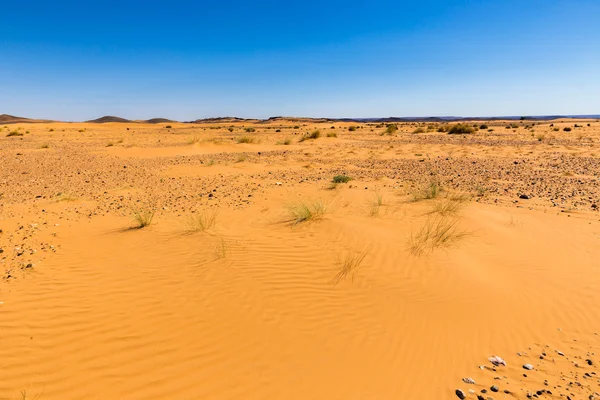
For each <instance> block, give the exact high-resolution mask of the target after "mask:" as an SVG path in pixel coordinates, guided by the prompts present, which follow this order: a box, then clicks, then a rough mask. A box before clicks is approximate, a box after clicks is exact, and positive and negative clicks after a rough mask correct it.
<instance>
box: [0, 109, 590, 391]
mask: <svg viewBox="0 0 600 400" xmlns="http://www.w3.org/2000/svg"><path fill="white" fill-rule="evenodd" d="M511 123H512V122H511ZM574 123H577V124H579V125H581V127H579V128H573V130H572V131H570V132H565V131H563V128H564V127H567V126H569V127H572V126H573V124H574ZM169 124H170V125H171V126H172V127H171V128H165V125H164V124H154V125H151V124H139V123H107V124H91V123H77V124H67V123H38V124H16V125H9V126H8V128H3V131H2V132H3V133H2V134H1V135H0V159H1V160H2V162H1V163H0V212H1V214H0V229H1V233H0V249H2V253H0V272H1V273H2V277H3V278H2V279H1V280H0V398H2V399H22V398H27V399H33V398H38V399H41V400H46V399H166V398H181V399H237V398H244V399H397V398H404V399H454V398H458V397H457V394H456V391H457V390H461V391H462V392H463V393H464V394H465V396H466V398H469V399H477V398H478V397H477V396H482V398H484V399H487V398H488V397H491V398H493V399H505V398H506V399H509V398H518V399H525V398H527V397H528V395H530V396H532V397H534V398H535V396H537V397H539V398H549V399H550V398H564V399H566V398H567V396H569V397H570V398H572V399H588V398H594V397H593V396H594V393H595V392H600V384H599V382H600V381H599V379H600V377H599V376H598V375H597V372H598V371H597V370H598V365H599V363H600V357H599V356H598V351H599V347H600V337H599V336H598V333H599V332H600V307H599V305H600V290H599V288H600V215H599V214H598V204H599V201H600V198H599V197H600V181H599V179H600V156H599V155H600V123H599V122H597V121H595V120H589V121H586V120H584V121H575V122H574V121H546V122H542V123H538V124H536V125H535V126H533V127H529V128H525V125H526V124H529V125H531V122H528V121H525V122H524V123H521V124H519V127H517V128H514V129H513V128H511V129H506V128H505V126H506V125H507V124H509V122H502V121H497V122H494V123H491V124H489V125H490V126H489V129H493V131H488V129H480V130H479V131H477V132H476V133H474V134H472V135H448V134H446V133H441V132H436V131H437V128H438V125H437V124H433V125H435V126H433V127H431V128H430V129H429V131H430V132H427V130H428V129H427V125H426V124H420V125H418V124H409V123H407V124H400V125H399V130H398V132H396V133H395V134H393V135H387V134H385V130H386V127H385V126H382V125H377V124H363V125H359V124H355V123H354V124H351V123H340V122H321V123H313V122H310V121H303V122H300V123H298V122H293V121H288V122H286V121H281V120H280V121H275V122H271V123H267V124H249V123H247V122H234V123H206V124H180V123H169ZM479 124H480V123H478V125H479ZM550 124H553V125H552V126H551V125H550ZM588 124H589V126H588ZM351 125H356V126H359V129H356V130H353V131H350V130H348V128H349V127H350V126H351ZM250 126H252V127H254V128H255V132H246V131H245V128H248V127H250ZM294 126H297V128H295V127H294ZM332 126H333V127H334V128H333V129H332ZM419 126H422V128H423V130H424V131H426V132H424V133H419V134H413V133H412V132H413V131H414V130H415V129H416V128H418V127H419ZM230 127H231V129H230ZM555 127H558V128H559V129H560V130H559V131H555V130H554V128H555ZM18 128H21V129H20V130H19V132H22V133H23V136H16V135H15V136H11V137H5V136H6V134H7V133H9V131H15V130H18ZM316 129H318V130H320V137H319V138H317V139H308V140H304V141H300V140H299V139H301V138H302V137H303V136H304V135H306V134H308V133H311V132H314V131H315V130H316ZM26 131H29V133H25V132H26ZM333 133H335V134H336V137H328V136H327V134H333ZM244 136H246V137H248V138H249V139H250V140H249V141H250V143H238V142H239V141H241V142H243V141H246V140H240V138H242V137H244ZM286 139H289V142H290V144H289V145H286V144H284V143H285V142H286ZM336 175H345V176H349V177H351V178H352V180H350V181H349V182H347V183H339V184H332V182H331V181H332V179H333V177H334V176H336ZM438 189H439V190H438ZM428 197H433V198H428ZM301 206H304V208H299V207H301ZM133 210H141V211H144V212H148V216H152V218H151V221H146V222H149V224H148V225H147V226H145V227H143V228H138V227H136V221H134V220H133V219H132V214H133ZM306 210H308V213H309V214H310V215H307V214H306V213H304V212H305V211H306ZM291 211H295V212H296V214H295V215H292V213H291ZM298 213H301V214H298ZM299 215H300V217H299ZM138 222H139V221H138ZM493 355H497V356H500V357H502V358H503V359H504V360H506V363H507V366H506V367H505V366H498V367H494V366H493V365H492V364H491V363H490V362H489V361H488V358H489V357H491V356H493ZM588 360H589V361H588ZM525 364H531V367H532V368H533V369H531V370H529V369H525V368H524V367H523V366H524V365H525ZM480 366H481V367H483V368H480ZM494 369H495V370H494ZM524 375H526V376H524ZM463 378H471V379H472V380H473V381H474V382H475V383H474V384H470V383H466V382H464V381H463ZM545 381H546V382H545ZM493 385H495V386H497V388H498V392H493V391H492V390H491V387H492V386H493ZM469 390H472V392H469ZM482 390H483V391H484V392H482ZM505 391H507V392H508V393H505ZM590 396H592V397H590ZM595 396H596V397H595V398H600V395H598V394H596V395H595Z"/></svg>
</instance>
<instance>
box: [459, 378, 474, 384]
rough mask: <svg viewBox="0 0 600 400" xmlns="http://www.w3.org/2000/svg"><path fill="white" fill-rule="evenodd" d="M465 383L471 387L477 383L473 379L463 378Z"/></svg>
mask: <svg viewBox="0 0 600 400" xmlns="http://www.w3.org/2000/svg"><path fill="white" fill-rule="evenodd" d="M462 380H463V382H464V383H468V384H469V385H474V384H475V381H474V380H473V378H468V377H467V378H462Z"/></svg>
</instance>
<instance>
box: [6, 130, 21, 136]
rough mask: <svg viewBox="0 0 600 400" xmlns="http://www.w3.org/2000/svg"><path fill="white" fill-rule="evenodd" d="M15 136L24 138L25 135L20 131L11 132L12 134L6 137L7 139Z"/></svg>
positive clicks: (9, 133)
mask: <svg viewBox="0 0 600 400" xmlns="http://www.w3.org/2000/svg"><path fill="white" fill-rule="evenodd" d="M13 136H23V133H21V132H19V131H11V132H8V134H7V135H6V137H13Z"/></svg>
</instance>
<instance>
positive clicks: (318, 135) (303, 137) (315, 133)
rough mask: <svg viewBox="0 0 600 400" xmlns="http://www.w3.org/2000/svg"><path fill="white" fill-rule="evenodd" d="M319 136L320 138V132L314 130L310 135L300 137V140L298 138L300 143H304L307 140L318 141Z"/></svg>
mask: <svg viewBox="0 0 600 400" xmlns="http://www.w3.org/2000/svg"><path fill="white" fill-rule="evenodd" d="M320 136H321V131H320V130H318V129H316V130H314V131H312V132H311V133H309V134H308V135H304V136H302V138H300V141H301V142H304V141H305V140H309V139H318V138H319V137H320Z"/></svg>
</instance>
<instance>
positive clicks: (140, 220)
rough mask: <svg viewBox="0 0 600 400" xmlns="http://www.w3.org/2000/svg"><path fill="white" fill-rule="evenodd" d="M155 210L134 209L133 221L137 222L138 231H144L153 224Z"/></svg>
mask: <svg viewBox="0 0 600 400" xmlns="http://www.w3.org/2000/svg"><path fill="white" fill-rule="evenodd" d="M154 212H155V211H154V210H152V209H149V208H138V207H134V208H133V209H132V213H133V216H132V217H133V221H134V222H135V228H136V229H142V228H145V227H146V226H148V225H150V224H151V223H152V219H153V218H154Z"/></svg>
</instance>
